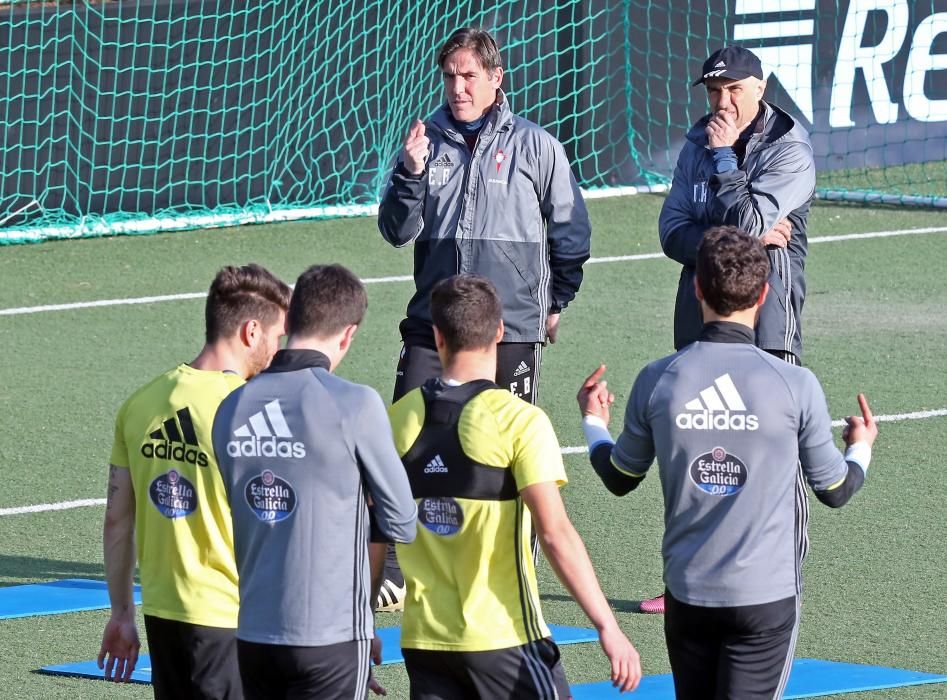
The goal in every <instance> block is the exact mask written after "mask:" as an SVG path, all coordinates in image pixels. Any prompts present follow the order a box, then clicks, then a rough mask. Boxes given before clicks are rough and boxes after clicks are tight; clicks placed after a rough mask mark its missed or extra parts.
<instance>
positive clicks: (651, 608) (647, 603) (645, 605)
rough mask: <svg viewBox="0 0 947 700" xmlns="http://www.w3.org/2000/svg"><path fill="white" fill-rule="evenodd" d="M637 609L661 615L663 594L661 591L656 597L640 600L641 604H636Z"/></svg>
mask: <svg viewBox="0 0 947 700" xmlns="http://www.w3.org/2000/svg"><path fill="white" fill-rule="evenodd" d="M638 610H639V611H640V612H643V613H648V614H650V615H663V614H664V594H663V593H662V594H661V595H659V596H658V597H657V598H651V599H650V600H642V601H641V605H639V606H638Z"/></svg>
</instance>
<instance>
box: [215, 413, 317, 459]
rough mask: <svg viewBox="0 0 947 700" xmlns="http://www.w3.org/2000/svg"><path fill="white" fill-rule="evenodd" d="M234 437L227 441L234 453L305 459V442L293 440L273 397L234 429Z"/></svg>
mask: <svg viewBox="0 0 947 700" xmlns="http://www.w3.org/2000/svg"><path fill="white" fill-rule="evenodd" d="M233 436H234V437H235V438H242V439H241V440H231V441H230V442H228V443H227V454H228V455H230V456H231V457H284V458H290V459H302V458H303V457H305V456H306V445H305V444H303V443H301V442H298V441H294V440H292V437H293V433H292V431H290V429H289V426H288V425H287V424H286V418H285V417H284V416H283V409H281V408H280V405H279V399H276V400H274V401H270V402H269V403H268V404H266V405H265V406H264V407H263V410H262V411H258V412H257V413H254V414H253V415H252V416H250V418H249V419H248V420H247V422H246V423H244V424H243V425H241V426H240V427H239V428H237V429H236V430H234V431H233Z"/></svg>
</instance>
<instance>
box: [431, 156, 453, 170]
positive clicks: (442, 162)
mask: <svg viewBox="0 0 947 700" xmlns="http://www.w3.org/2000/svg"><path fill="white" fill-rule="evenodd" d="M453 165H454V164H453V163H452V162H451V159H450V156H449V155H447V154H446V153H443V154H441V155H440V156H438V157H437V158H435V159H434V160H433V161H431V167H432V168H450V167H452V166H453Z"/></svg>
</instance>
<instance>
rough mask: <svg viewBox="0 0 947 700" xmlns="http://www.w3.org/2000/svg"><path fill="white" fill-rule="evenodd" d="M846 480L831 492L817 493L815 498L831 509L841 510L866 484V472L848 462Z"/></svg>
mask: <svg viewBox="0 0 947 700" xmlns="http://www.w3.org/2000/svg"><path fill="white" fill-rule="evenodd" d="M847 464H848V474H846V475H845V480H844V481H843V482H842V483H841V484H839V485H838V486H836V487H835V488H834V489H832V490H830V491H816V492H815V497H816V498H818V499H819V500H820V501H821V502H822V503H824V504H825V505H827V506H828V507H829V508H841V507H842V506H844V505H845V504H846V503H848V502H849V500H851V498H852V496H854V495H855V492H856V491H858V489H860V488H861V487H862V484H864V483H865V472H863V471H862V468H861V467H860V466H858V464H856V463H855V462H847Z"/></svg>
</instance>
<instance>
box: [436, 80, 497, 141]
mask: <svg viewBox="0 0 947 700" xmlns="http://www.w3.org/2000/svg"><path fill="white" fill-rule="evenodd" d="M512 121H513V112H512V111H510V103H509V101H508V100H507V98H506V93H505V92H503V90H497V101H496V102H495V103H494V104H493V108H492V109H491V110H490V112H489V113H488V114H487V118H486V120H484V123H483V128H482V129H481V130H480V138H481V139H486V138H490V137H491V136H492V135H493V133H494V132H497V131H501V130H503V129H505V128H506V127H507V126H508V125H509V124H510V123H512ZM430 122H431V124H432V125H433V126H436V127H437V128H438V129H440V130H441V131H443V132H444V133H445V134H446V135H447V136H448V137H450V138H451V139H453V140H455V141H461V142H462V141H463V140H464V137H463V136H462V135H461V133H460V132H459V131H457V127H455V126H454V123H453V120H452V119H451V111H450V105H449V104H447V103H446V102H445V103H444V104H442V105H441V106H440V107H438V108H437V110H436V111H435V112H434V114H432V115H431V119H430Z"/></svg>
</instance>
